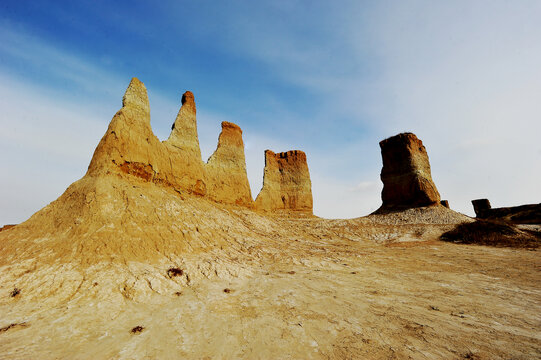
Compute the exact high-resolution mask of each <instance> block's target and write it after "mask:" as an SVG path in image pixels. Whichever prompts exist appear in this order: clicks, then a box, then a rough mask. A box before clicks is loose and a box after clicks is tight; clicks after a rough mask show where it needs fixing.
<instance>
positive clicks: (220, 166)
mask: <svg viewBox="0 0 541 360" xmlns="http://www.w3.org/2000/svg"><path fill="white" fill-rule="evenodd" d="M206 171H207V179H208V182H207V183H208V185H207V190H208V193H209V196H210V197H211V198H212V199H213V200H215V201H218V202H225V203H235V204H237V205H244V206H248V207H252V206H253V200H252V193H251V191H250V184H249V183H248V175H247V174H246V160H245V157H244V142H243V141H242V130H241V129H240V127H239V126H238V125H236V124H233V123H230V122H227V121H224V122H222V132H221V133H220V136H219V138H218V146H217V148H216V151H214V153H213V154H212V155H211V156H210V158H209V160H208V162H207V165H206Z"/></svg>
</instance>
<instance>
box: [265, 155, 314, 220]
mask: <svg viewBox="0 0 541 360" xmlns="http://www.w3.org/2000/svg"><path fill="white" fill-rule="evenodd" d="M255 206H256V209H259V210H264V211H274V210H299V211H307V212H311V211H312V183H311V182H310V173H309V172H308V163H307V161H306V154H305V153H304V152H302V151H300V150H291V151H287V152H282V153H278V154H275V153H274V152H272V151H271V150H266V151H265V170H264V174H263V188H262V189H261V192H260V193H259V195H258V196H257V198H256V200H255Z"/></svg>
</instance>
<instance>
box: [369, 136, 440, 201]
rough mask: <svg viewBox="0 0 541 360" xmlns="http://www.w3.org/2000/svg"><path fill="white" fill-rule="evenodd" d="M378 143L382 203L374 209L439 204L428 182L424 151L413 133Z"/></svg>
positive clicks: (434, 189)
mask: <svg viewBox="0 0 541 360" xmlns="http://www.w3.org/2000/svg"><path fill="white" fill-rule="evenodd" d="M379 145H380V147H381V157H382V159H383V168H382V170H381V181H382V182H383V191H382V193H381V199H382V201H383V205H382V206H381V208H380V209H379V210H378V211H385V210H394V209H397V210H398V209H407V208H413V207H422V206H429V205H437V204H439V203H440V200H441V199H440V194H439V193H438V190H437V189H436V185H435V184H434V182H433V181H432V175H431V172H430V163H429V161H428V154H427V152H426V149H425V147H424V145H423V142H422V141H421V140H419V139H418V138H417V136H415V134H412V133H402V134H398V135H395V136H392V137H390V138H388V139H385V140H383V141H381V142H380V143H379Z"/></svg>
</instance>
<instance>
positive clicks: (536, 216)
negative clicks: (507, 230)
mask: <svg viewBox="0 0 541 360" xmlns="http://www.w3.org/2000/svg"><path fill="white" fill-rule="evenodd" d="M472 204H473V210H474V211H475V216H476V217H477V218H478V219H492V220H496V219H499V220H505V221H507V222H510V223H514V224H541V203H539V204H527V205H519V206H510V207H501V208H493V207H492V206H491V205H490V201H489V200H488V199H477V200H472Z"/></svg>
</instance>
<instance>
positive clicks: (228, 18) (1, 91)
mask: <svg viewBox="0 0 541 360" xmlns="http://www.w3.org/2000/svg"><path fill="white" fill-rule="evenodd" d="M540 18H541V2H539V1H537V0H535V1H526V0H525V1H514V2H510V1H499V0H491V1H488V0H487V1H483V0H479V1H475V2H473V1H460V0H457V1H452V2H436V1H413V0H411V1H377V2H374V1H335V2H329V1H294V0H290V1H269V2H264V1H258V2H254V1H227V2H211V1H191V2H188V1H160V2H149V1H130V2H122V1H117V2H111V1H9V0H4V1H2V3H1V4H0V40H1V41H0V109H1V112H0V154H1V155H0V160H1V161H2V164H3V171H2V172H1V175H0V224H5V223H18V222H21V221H24V220H25V219H26V218H28V217H29V216H30V215H31V214H32V213H34V212H35V211H37V210H39V209H40V208H41V207H43V206H44V205H46V204H47V203H49V202H50V201H52V200H54V199H56V198H57V197H58V196H59V195H60V194H61V193H62V192H63V191H64V189H65V188H66V187H67V186H68V185H69V184H70V183H72V182H73V181H75V180H77V179H78V178H80V177H81V176H82V175H83V174H84V173H85V171H86V168H87V165H88V163H89V161H90V158H91V156H92V153H93V150H94V148H95V146H96V145H97V143H98V142H99V139H100V138H101V136H102V135H103V133H104V132H105V130H106V127H107V124H108V122H109V121H110V119H111V118H112V116H113V115H114V113H115V112H116V111H117V110H118V109H119V107H120V104H121V99H122V95H123V92H124V90H125V88H126V86H127V85H128V83H129V81H130V78H131V77H133V76H136V77H138V78H139V79H140V80H142V81H143V82H144V83H145V85H146V86H147V88H148V90H149V97H150V102H151V116H152V120H151V122H152V127H153V129H154V132H155V133H156V135H157V136H158V137H159V138H160V139H165V138H167V136H168V134H169V130H170V126H171V123H172V122H173V120H174V118H175V115H176V112H177V111H178V108H179V106H180V96H181V94H182V93H183V92H184V91H185V90H191V91H193V92H194V94H195V97H196V102H197V106H198V127H199V136H200V142H201V147H202V152H203V158H204V160H206V159H207V158H208V156H210V154H211V153H212V152H213V150H214V149H215V147H216V141H217V138H218V134H219V131H220V122H221V121H224V120H226V121H232V122H235V123H237V124H239V125H240V126H241V128H242V129H243V131H244V140H245V143H246V155H247V167H248V175H249V180H250V183H251V187H252V193H253V196H254V197H255V196H256V195H257V193H258V192H259V189H260V188H261V184H262V174H263V166H264V159H263V150H265V149H267V148H270V149H272V150H274V151H285V150H289V149H302V150H304V151H306V153H307V154H308V161H309V167H310V171H311V176H312V183H313V195H314V211H315V213H316V214H317V215H320V216H324V217H333V218H334V217H337V218H342V217H356V216H361V215H366V214H368V213H369V212H371V211H373V210H375V209H377V208H378V207H379V205H380V191H381V183H380V180H379V172H380V170H381V157H380V153H379V146H378V142H379V141H380V140H382V139H383V138H386V137H389V136H392V135H394V134H397V133H399V132H402V131H412V132H414V133H416V134H417V135H418V136H419V138H421V139H422V140H423V142H424V144H425V146H426V147H427V150H428V153H429V156H430V161H431V165H432V175H433V178H434V180H435V182H436V185H437V187H438V189H439V191H440V193H441V195H442V198H444V199H448V200H449V201H450V204H451V207H452V208H454V209H456V210H458V211H462V212H465V213H467V214H472V213H473V212H472V208H471V204H470V200H471V199H474V198H480V197H487V198H489V199H490V200H491V202H492V203H493V205H494V206H507V205H517V204H521V203H534V202H540V201H541V187H540V186H539V182H540V181H539V179H540V178H541V141H539V134H540V133H541V101H540V99H541V70H540V69H541V68H540V66H539V64H541V43H540V42H539V39H541V24H540V22H539V19H540Z"/></svg>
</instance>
